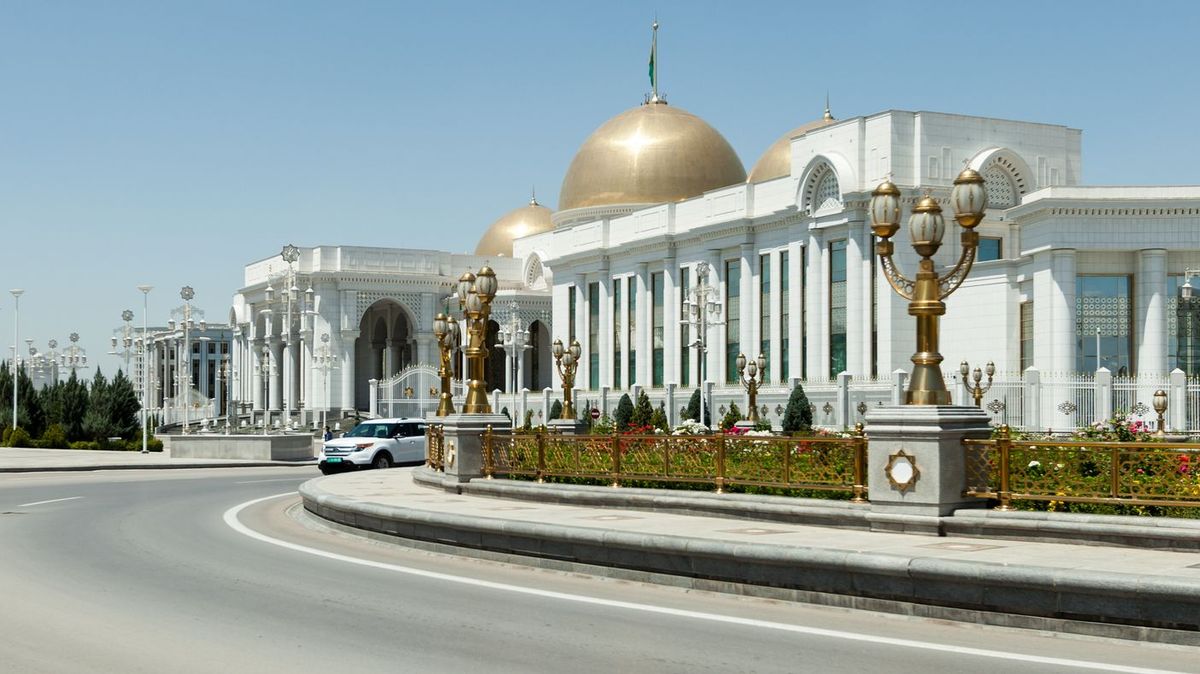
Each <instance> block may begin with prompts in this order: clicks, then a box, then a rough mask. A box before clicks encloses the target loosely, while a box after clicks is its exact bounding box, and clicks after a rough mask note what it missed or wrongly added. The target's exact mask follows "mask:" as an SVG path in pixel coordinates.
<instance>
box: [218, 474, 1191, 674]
mask: <svg viewBox="0 0 1200 674" xmlns="http://www.w3.org/2000/svg"><path fill="white" fill-rule="evenodd" d="M295 494H296V492H286V493H283V494H275V495H274V496H264V497H262V498H257V499H254V500H253V501H246V502H245V503H242V504H239V505H236V506H234V507H232V508H230V509H229V510H226V511H225V515H224V520H225V524H227V525H229V527H230V528H232V529H233V530H234V531H236V532H238V533H240V534H243V535H245V536H249V537H250V538H253V539H255V540H258V541H262V542H263V543H269V544H271V545H276V546H279V547H281V548H286V549H288V550H294V551H296V552H303V553H305V554H309V555H314V556H316V557H324V558H325V559H332V560H335V561H340V562H346V563H348V564H358V565H359V566H366V567H370V568H374V569H383V570H385V571H394V572H396V573H403V574H407V575H410V576H418V577H421V578H432V579H435V580H441V581H446V582H449V583H459V584H462V585H470V586H473V587H482V588H488V589H491V590H498V591H501V592H513V593H517V594H525V595H532V596H535V597H543V598H546V599H557V600H560V601H570V602H576V603H580V604H592V605H595V606H605V607H609V608H618V609H626V610H630V611H642V612H645V613H655V614H658V615H669V616H674V617H677V618H691V619H694V620H707V621H710V622H717V623H725V624H730V625H740V626H743V627H754V628H759V629H769V630H777V631H781V632H792V633H795V634H807V635H812V636H820V637H826V638H830V639H843V640H846V641H860V642H867V643H870V644H876V645H879V644H882V645H885V646H892V647H895V648H914V649H917V650H925V651H938V652H942V653H953V654H955V655H970V656H975V657H981V658H996V659H999V660H1011V661H1016V662H1029V663H1036V664H1041V665H1055V666H1059V667H1075V668H1078V669H1093V670H1097V671H1103V672H1125V673H1126V674H1181V673H1179V672H1171V671H1170V670H1164V669H1148V668H1145V667H1127V666H1124V665H1112V664H1108V663H1104V662H1089V661H1087V660H1071V659H1067V658H1051V657H1045V656H1041V655H1023V654H1020V653H1007V652H1004V651H992V650H987V649H983V648H969V647H965V646H953V645H949V644H938V643H933V642H926V641H912V640H909V639H896V638H891V637H881V636H874V635H869V634H857V633H854V632H843V631H840V630H829V629H822V628H820V627H804V626H802V625H789V624H787V623H777V622H770V621H767V620H755V619H752V618H737V617H733V616H724V615H719V614H716V613H703V612H700V611H687V610H684V609H674V608H665V607H662V606H652V605H650V604H638V603H635V602H628V601H617V600H614V599H599V598H596V597H588V596H585V595H578V594H569V593H566V592H555V591H552V590H540V589H537V588H531V587H522V586H520V585H509V584H507V583H497V582H493V581H490V580H480V579H478V578H468V577H465V576H454V575H450V574H447V573H439V572H437V571H426V570H425V569H417V568H413V567H408V566H400V565H399V564H389V563H387V562H376V561H372V560H369V559H358V558H357V557H350V556H348V555H342V554H338V553H336V552H327V551H325V550H318V549H317V548H310V547H307V546H303V545H298V544H296V543H290V542H288V541H283V540H280V539H278V538H271V537H270V536H267V535H265V534H261V533H259V532H257V531H254V530H253V529H250V528H249V527H247V526H246V525H244V524H242V522H241V520H239V519H238V514H240V513H241V512H242V511H243V510H245V509H246V508H249V507H250V506H253V505H257V504H259V503H262V502H263V501H269V500H271V499H276V498H281V497H284V496H294V495H295Z"/></svg>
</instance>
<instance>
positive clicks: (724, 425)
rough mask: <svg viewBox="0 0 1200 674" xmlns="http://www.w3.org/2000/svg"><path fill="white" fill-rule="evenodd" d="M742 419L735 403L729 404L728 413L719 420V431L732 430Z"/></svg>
mask: <svg viewBox="0 0 1200 674" xmlns="http://www.w3.org/2000/svg"><path fill="white" fill-rule="evenodd" d="M742 419H743V417H742V411H741V410H739V409H738V406H737V403H729V411H728V412H726V413H725V416H724V417H723V418H722V419H721V430H723V431H727V430H729V429H731V428H733V425H734V424H736V423H737V422H739V421H741V420H742Z"/></svg>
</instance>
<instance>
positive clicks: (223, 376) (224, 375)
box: [217, 356, 233, 435]
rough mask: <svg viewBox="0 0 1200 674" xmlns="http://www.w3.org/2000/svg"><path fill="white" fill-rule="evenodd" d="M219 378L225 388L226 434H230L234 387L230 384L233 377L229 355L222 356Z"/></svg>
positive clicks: (218, 371)
mask: <svg viewBox="0 0 1200 674" xmlns="http://www.w3.org/2000/svg"><path fill="white" fill-rule="evenodd" d="M217 378H218V379H220V380H221V385H222V386H223V387H224V390H225V396H224V398H225V434H226V435H229V434H230V430H229V429H230V424H229V415H230V414H231V412H232V409H233V387H232V386H230V380H231V379H232V378H233V377H232V373H231V372H230V370H229V357H228V356H223V357H222V358H221V369H219V370H217Z"/></svg>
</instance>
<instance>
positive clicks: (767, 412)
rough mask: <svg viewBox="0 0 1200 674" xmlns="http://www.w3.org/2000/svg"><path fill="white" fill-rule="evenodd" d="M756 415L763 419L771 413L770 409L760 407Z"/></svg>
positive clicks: (764, 406)
mask: <svg viewBox="0 0 1200 674" xmlns="http://www.w3.org/2000/svg"><path fill="white" fill-rule="evenodd" d="M758 413H759V414H761V415H763V416H764V417H765V416H767V415H768V414H770V413H771V408H769V407H767V406H766V405H763V406H762V407H760V408H759V410H758Z"/></svg>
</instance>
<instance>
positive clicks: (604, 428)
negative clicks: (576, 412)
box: [588, 414, 617, 435]
mask: <svg viewBox="0 0 1200 674" xmlns="http://www.w3.org/2000/svg"><path fill="white" fill-rule="evenodd" d="M588 418H589V419H590V418H591V416H590V415H589V416H588ZM616 427H617V426H616V423H615V422H614V421H613V419H612V417H610V416H608V415H607V414H604V415H601V416H600V418H599V419H596V420H595V421H594V422H592V428H591V432H592V433H594V434H596V435H608V434H610V433H612V432H613V431H614V430H616Z"/></svg>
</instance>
